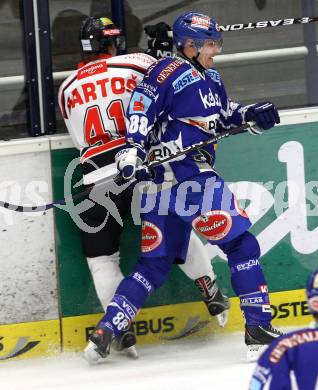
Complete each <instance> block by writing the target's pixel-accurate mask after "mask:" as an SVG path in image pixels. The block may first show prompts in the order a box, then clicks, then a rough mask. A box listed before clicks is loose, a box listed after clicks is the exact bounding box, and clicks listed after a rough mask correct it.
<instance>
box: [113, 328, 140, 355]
mask: <svg viewBox="0 0 318 390" xmlns="http://www.w3.org/2000/svg"><path fill="white" fill-rule="evenodd" d="M135 345H136V335H135V333H134V332H133V331H132V329H131V327H130V328H129V329H127V330H125V331H124V332H123V333H122V334H121V335H120V336H117V337H115V338H114V341H113V344H112V347H113V348H114V349H115V350H116V351H119V352H123V353H125V355H127V356H128V357H130V358H132V359H138V353H137V350H136V347H135Z"/></svg>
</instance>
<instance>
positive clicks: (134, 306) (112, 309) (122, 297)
mask: <svg viewBox="0 0 318 390" xmlns="http://www.w3.org/2000/svg"><path fill="white" fill-rule="evenodd" d="M152 291H153V287H152V285H151V284H150V283H149V282H148V281H147V280H146V278H145V277H143V276H142V275H141V274H140V273H139V272H134V273H133V274H132V275H131V276H129V277H126V278H124V279H123V280H122V281H121V283H120V284H119V286H118V288H117V290H116V293H115V295H114V297H113V299H112V301H111V302H110V304H109V305H108V306H107V310H106V314H105V315H104V317H103V318H102V320H101V321H100V323H99V326H101V327H107V328H109V329H111V330H112V331H113V332H114V334H115V335H116V336H118V335H119V334H121V332H122V331H123V330H124V329H126V328H127V327H128V326H129V324H130V323H131V321H132V320H133V319H134V317H135V316H136V314H137V312H138V310H139V309H140V308H141V307H142V306H143V304H144V302H145V300H146V299H147V298H148V296H149V294H150V293H151V292H152Z"/></svg>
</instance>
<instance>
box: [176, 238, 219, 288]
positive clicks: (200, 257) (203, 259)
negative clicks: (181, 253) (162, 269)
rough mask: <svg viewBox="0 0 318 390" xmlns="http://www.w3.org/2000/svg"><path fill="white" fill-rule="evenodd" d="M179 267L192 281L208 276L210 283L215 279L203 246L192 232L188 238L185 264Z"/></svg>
mask: <svg viewBox="0 0 318 390" xmlns="http://www.w3.org/2000/svg"><path fill="white" fill-rule="evenodd" d="M179 267H180V268H181V270H182V271H183V272H184V273H185V274H186V275H187V276H188V277H189V278H190V279H192V280H196V279H198V278H201V277H202V276H205V275H207V276H209V277H210V278H211V280H212V281H213V280H215V279H216V276H215V273H214V271H213V268H212V265H211V259H210V257H209V255H208V253H207V250H206V248H205V245H204V244H203V242H202V241H201V240H200V238H199V237H198V236H197V235H196V233H194V232H193V231H192V232H191V236H190V242H189V248H188V253H187V258H186V262H185V264H180V265H179Z"/></svg>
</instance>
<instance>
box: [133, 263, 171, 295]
mask: <svg viewBox="0 0 318 390" xmlns="http://www.w3.org/2000/svg"><path fill="white" fill-rule="evenodd" d="M171 268H172V260H171V259H170V258H169V257H141V258H140V259H139V261H138V263H137V265H136V267H135V268H134V272H135V273H139V274H140V275H142V276H143V277H144V278H145V279H146V280H147V282H149V283H150V284H151V286H152V287H153V288H154V289H157V288H159V287H160V286H162V285H163V284H164V282H165V281H166V280H167V278H168V275H169V272H170V270H171Z"/></svg>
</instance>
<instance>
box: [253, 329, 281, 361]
mask: <svg viewBox="0 0 318 390" xmlns="http://www.w3.org/2000/svg"><path fill="white" fill-rule="evenodd" d="M282 335H283V333H282V332H281V331H279V330H278V329H275V328H273V326H272V325H269V326H267V327H265V326H264V327H263V326H261V325H258V326H248V325H245V344H246V346H247V357H246V359H247V361H248V362H255V361H256V360H257V359H258V358H259V356H260V355H261V354H262V353H263V351H265V349H266V348H267V346H268V344H271V342H272V341H273V340H275V339H277V338H278V337H280V336H282Z"/></svg>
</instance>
